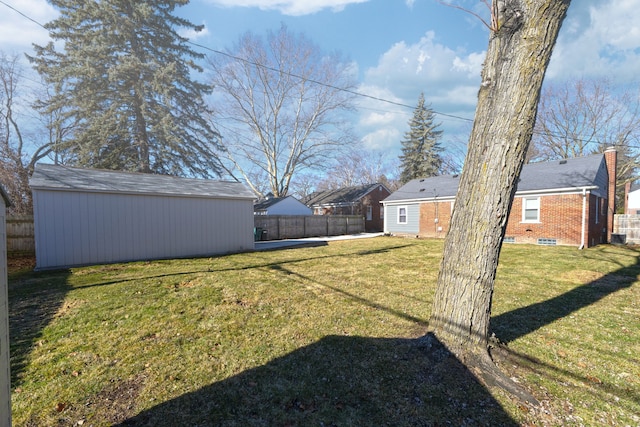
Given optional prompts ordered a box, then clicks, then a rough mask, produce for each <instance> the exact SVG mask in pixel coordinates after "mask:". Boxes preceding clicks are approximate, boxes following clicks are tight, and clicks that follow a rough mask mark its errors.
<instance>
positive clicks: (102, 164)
mask: <svg viewBox="0 0 640 427" xmlns="http://www.w3.org/2000/svg"><path fill="white" fill-rule="evenodd" d="M50 3H51V4H53V5H54V6H55V7H56V8H58V9H59V11H60V17H59V18H58V19H56V20H54V21H51V22H49V23H48V24H47V25H46V28H47V29H48V30H49V32H50V35H51V38H52V39H53V40H54V41H56V42H58V43H57V44H55V45H54V42H53V41H52V42H50V43H49V44H48V45H46V46H44V47H43V46H38V45H34V49H35V55H34V56H30V57H29V59H30V60H31V62H32V63H33V64H34V67H35V68H36V70H37V71H38V72H39V73H40V74H41V76H43V77H44V79H45V80H46V81H47V82H48V83H50V84H51V85H52V87H53V88H54V95H53V97H52V98H51V99H48V100H46V101H44V102H40V103H39V105H38V106H39V108H40V109H41V111H42V112H43V113H44V114H51V113H52V112H62V114H61V117H62V119H61V120H64V121H65V123H72V124H73V126H74V127H73V132H72V134H71V135H70V136H69V137H68V139H66V140H65V141H63V142H62V143H61V144H59V146H58V147H57V150H58V151H60V152H63V153H64V154H65V156H67V157H66V158H67V159H70V162H71V163H73V164H75V165H78V166H87V167H99V168H106V169H118V170H131V171H139V172H151V173H160V174H170V175H188V176H202V177H208V176H211V175H218V174H219V167H218V164H219V163H218V161H217V158H216V150H218V149H220V146H219V141H220V136H219V135H218V133H217V132H216V131H215V130H214V129H213V127H212V125H211V124H210V123H209V122H208V121H207V114H208V113H209V111H208V109H207V107H206V104H205V102H204V100H203V97H204V96H205V95H206V94H208V93H210V87H208V86H206V85H204V84H201V83H198V82H196V81H194V80H193V79H192V78H191V76H190V73H191V72H192V71H195V72H201V71H202V69H201V68H200V67H199V66H198V65H197V64H196V63H195V61H196V60H198V59H200V58H202V57H203V55H202V54H199V53H197V52H195V51H193V50H192V49H190V48H189V46H188V45H187V39H186V38H184V37H182V36H180V35H179V34H178V33H177V29H180V28H186V29H190V30H195V31H199V30H201V29H202V27H199V26H196V25H194V24H192V23H191V22H189V21H187V20H185V19H182V18H179V17H177V16H175V15H173V11H174V9H175V8H176V6H183V5H185V4H187V3H188V0H103V1H78V0H50ZM60 42H62V43H63V48H61V50H58V48H59V46H62V45H61V44H60Z"/></svg>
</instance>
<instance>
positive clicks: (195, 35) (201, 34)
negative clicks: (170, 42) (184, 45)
mask: <svg viewBox="0 0 640 427" xmlns="http://www.w3.org/2000/svg"><path fill="white" fill-rule="evenodd" d="M202 25H203V26H204V28H203V29H202V30H200V31H194V30H192V29H189V30H187V31H181V32H180V35H181V36H182V37H186V38H188V39H189V40H191V41H194V40H198V39H202V38H206V37H207V36H209V35H210V34H211V33H210V31H209V27H208V26H207V25H206V24H205V22H204V21H203V22H202Z"/></svg>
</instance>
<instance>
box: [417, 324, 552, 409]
mask: <svg viewBox="0 0 640 427" xmlns="http://www.w3.org/2000/svg"><path fill="white" fill-rule="evenodd" d="M420 343H421V345H422V346H423V347H425V348H426V349H427V350H428V351H429V353H431V355H432V356H431V357H433V358H434V359H435V360H438V359H439V358H443V357H446V356H445V354H450V355H454V356H455V357H456V358H457V359H458V360H459V361H460V362H461V363H462V364H463V365H464V366H466V367H467V369H468V370H469V371H470V372H471V373H472V374H473V375H474V376H475V377H476V378H477V379H478V381H480V382H481V383H482V384H484V386H485V387H487V388H488V389H500V390H503V391H505V392H507V393H509V394H510V395H511V396H513V397H514V398H516V399H518V400H519V401H520V402H522V403H524V404H528V405H532V406H536V407H537V406H539V405H540V402H538V400H537V399H536V398H535V397H534V396H533V395H532V394H531V393H530V392H529V391H527V390H526V389H525V388H524V387H522V386H521V385H519V384H517V383H516V382H515V381H514V380H512V379H511V378H509V377H508V376H507V375H506V374H505V373H504V372H503V371H502V370H501V369H500V368H499V367H498V366H497V365H496V362H495V361H494V359H493V358H492V355H491V353H490V352H489V349H488V348H485V349H477V348H474V349H471V350H468V351H464V352H460V353H457V352H454V351H451V350H449V348H450V347H449V346H448V345H446V344H445V343H443V342H442V341H441V340H440V339H439V338H437V337H436V336H435V335H434V334H433V333H429V334H427V335H425V336H424V337H422V338H421V339H420ZM503 347H504V344H501V343H499V342H497V341H496V342H492V344H491V348H492V350H493V351H492V352H495V353H500V352H505V351H506V352H508V350H507V349H505V348H503ZM434 356H435V357H434Z"/></svg>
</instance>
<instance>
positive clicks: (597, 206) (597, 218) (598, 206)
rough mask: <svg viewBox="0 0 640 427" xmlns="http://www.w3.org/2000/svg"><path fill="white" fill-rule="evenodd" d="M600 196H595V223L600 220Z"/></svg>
mask: <svg viewBox="0 0 640 427" xmlns="http://www.w3.org/2000/svg"><path fill="white" fill-rule="evenodd" d="M600 201H601V199H600V197H596V224H598V223H599V222H600V204H601V202H600Z"/></svg>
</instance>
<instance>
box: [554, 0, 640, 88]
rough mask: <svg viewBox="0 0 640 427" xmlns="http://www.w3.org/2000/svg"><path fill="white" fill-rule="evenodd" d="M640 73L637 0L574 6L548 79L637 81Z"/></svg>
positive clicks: (586, 1) (592, 1) (589, 1)
mask: <svg viewBox="0 0 640 427" xmlns="http://www.w3.org/2000/svg"><path fill="white" fill-rule="evenodd" d="M638 69H640V8H639V7H638V2H637V0H606V1H605V0H598V1H595V0H584V1H581V2H573V3H572V4H571V7H570V8H569V13H568V15H567V18H566V20H565V22H564V24H563V27H562V29H561V32H560V36H559V38H558V42H557V44H556V47H555V49H554V53H553V57H552V60H551V64H550V65H549V70H548V73H547V74H548V76H549V78H550V79H557V80H565V79H570V78H578V77H596V78H597V77H608V78H610V79H612V80H614V81H619V82H629V81H632V80H635V79H637V70H638Z"/></svg>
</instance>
